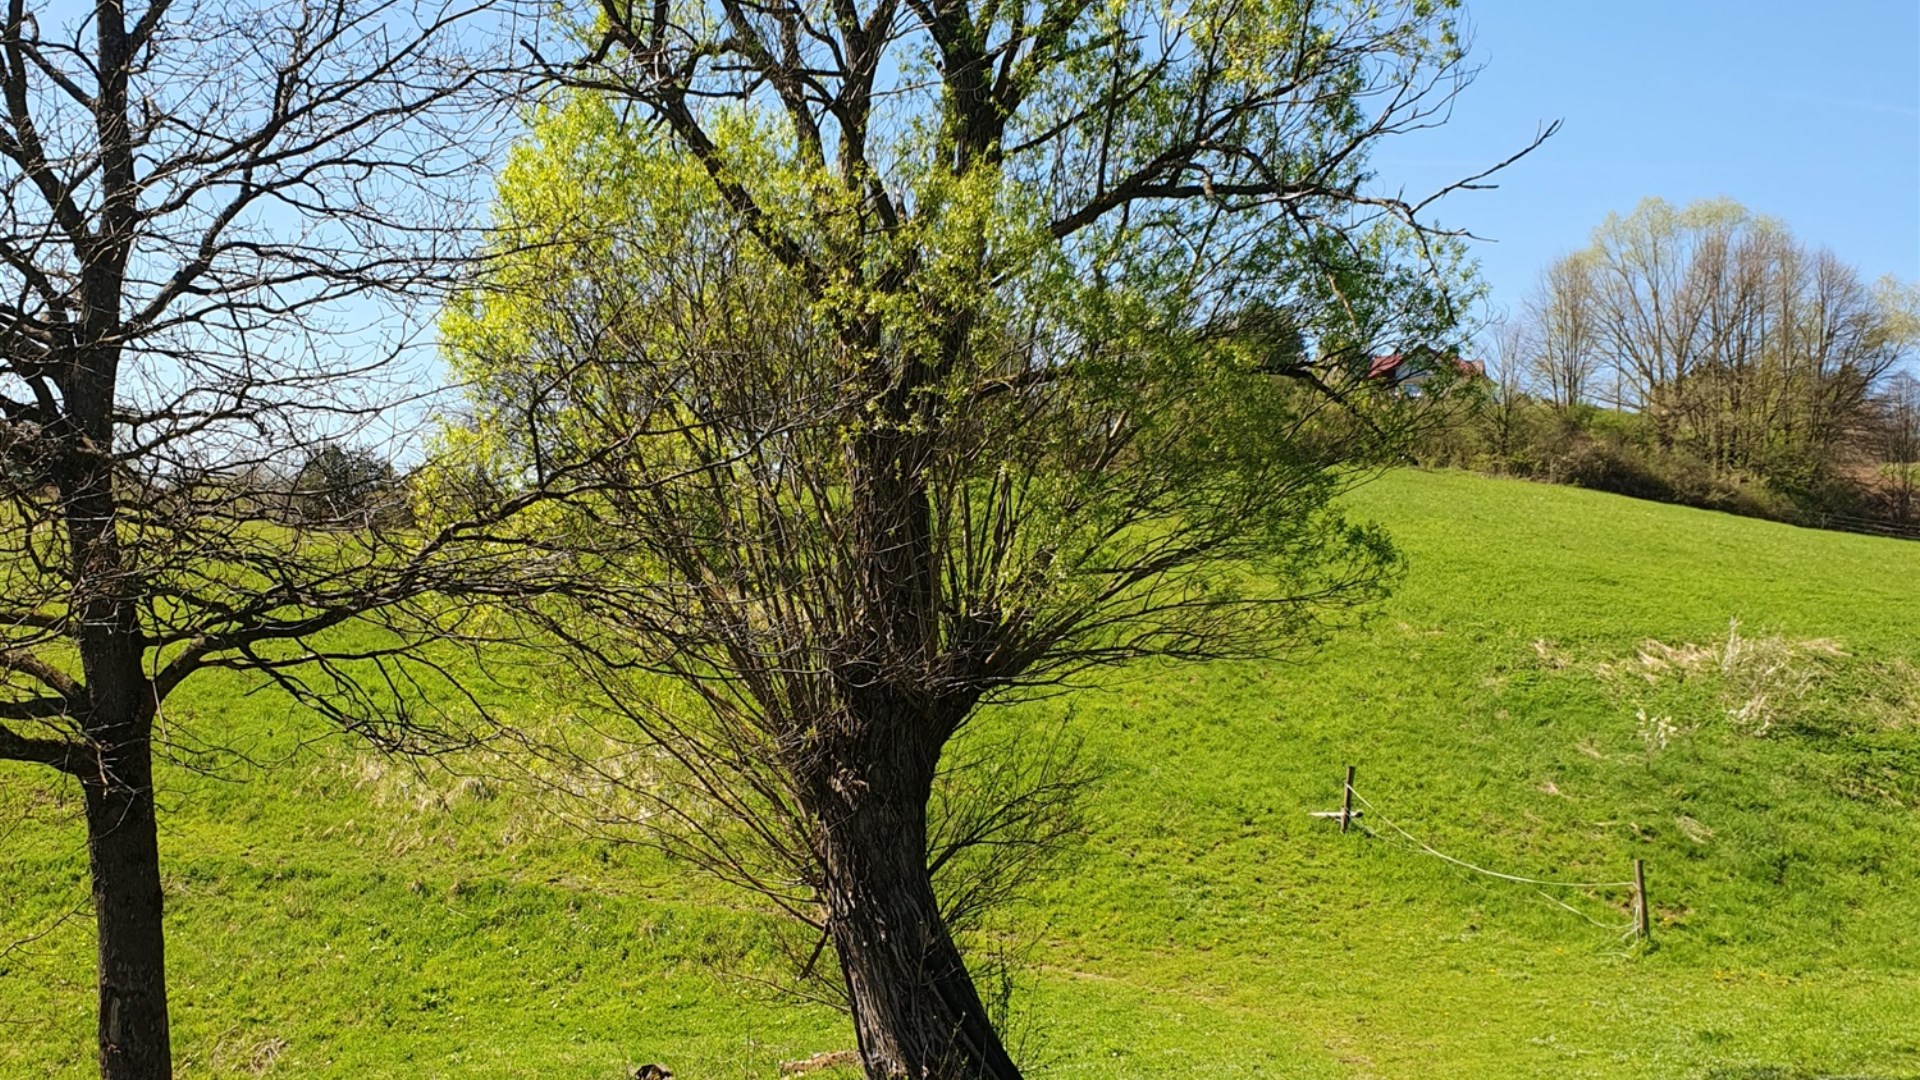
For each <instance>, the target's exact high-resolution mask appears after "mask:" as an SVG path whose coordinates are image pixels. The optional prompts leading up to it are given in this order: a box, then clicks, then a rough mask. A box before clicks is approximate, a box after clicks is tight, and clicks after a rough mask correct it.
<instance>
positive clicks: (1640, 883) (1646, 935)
mask: <svg viewBox="0 0 1920 1080" xmlns="http://www.w3.org/2000/svg"><path fill="white" fill-rule="evenodd" d="M1651 907H1652V905H1650V904H1648V903H1647V861H1646V860H1645V859H1635V860H1633V922H1634V929H1635V930H1638V931H1639V932H1640V940H1641V941H1651V940H1653V916H1652V913H1651V911H1650V910H1649V909H1650V908H1651Z"/></svg>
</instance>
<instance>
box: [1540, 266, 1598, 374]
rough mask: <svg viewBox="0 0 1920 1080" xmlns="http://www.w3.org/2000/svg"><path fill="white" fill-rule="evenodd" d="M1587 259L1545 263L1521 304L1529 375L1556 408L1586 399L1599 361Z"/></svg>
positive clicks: (1590, 276)
mask: <svg viewBox="0 0 1920 1080" xmlns="http://www.w3.org/2000/svg"><path fill="white" fill-rule="evenodd" d="M1594 289H1595V285H1594V280H1593V260H1592V259H1591V258H1589V257H1586V256H1583V255H1569V256H1567V257H1565V258H1563V259H1559V260H1557V261H1555V262H1554V263H1553V265H1551V266H1549V267H1547V269H1546V271H1545V272H1544V273H1543V274H1542V275H1541V280H1540V283H1539V284H1538V285H1537V286H1536V287H1535V289H1534V292H1533V295H1532V296H1530V297H1529V298H1528V300H1527V303H1526V309H1525V316H1524V318H1525V320H1526V321H1527V322H1528V323H1529V324H1531V329H1530V330H1529V331H1528V333H1527V336H1528V337H1529V338H1531V339H1532V340H1531V345H1532V349H1531V351H1532V354H1533V362H1532V363H1531V365H1529V366H1530V367H1531V368H1532V371H1531V374H1532V376H1533V378H1534V381H1535V382H1537V383H1538V384H1539V386H1540V387H1541V388H1542V389H1543V390H1544V392H1545V395H1546V398H1547V400H1548V401H1549V402H1551V403H1552V404H1553V405H1554V406H1555V407H1557V408H1559V409H1560V410H1562V411H1565V410H1567V409H1571V408H1572V407H1574V406H1575V405H1578V404H1581V403H1582V402H1584V401H1587V400H1588V399H1589V397H1590V396H1591V395H1592V393H1593V391H1594V389H1595V387H1594V385H1593V380H1594V376H1595V374H1596V371H1597V369H1598V367H1599V364H1600V356H1599V327H1598V325H1597V317H1598V314H1599V313H1598V311H1597V310H1596V308H1597V304H1596V302H1595V300H1596V298H1595V295H1594Z"/></svg>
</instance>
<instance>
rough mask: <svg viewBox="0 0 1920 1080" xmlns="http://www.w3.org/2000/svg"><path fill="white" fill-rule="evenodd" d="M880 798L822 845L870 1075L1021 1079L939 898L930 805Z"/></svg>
mask: <svg viewBox="0 0 1920 1080" xmlns="http://www.w3.org/2000/svg"><path fill="white" fill-rule="evenodd" d="M870 775H871V774H870ZM879 795H880V793H877V792H874V791H871V790H869V791H866V792H863V793H862V797H861V798H860V799H859V801H858V805H856V806H855V807H853V808H852V810H851V812H850V813H849V814H847V816H845V817H843V818H841V819H840V820H839V821H837V822H835V823H833V824H832V825H830V826H829V827H828V828H827V829H826V840H825V846H826V852H825V854H826V856H827V859H826V862H827V890H826V891H827V907H828V918H829V932H830V933H831V934H832V937H833V945H834V950H835V951H836V952H837V953H838V955H839V958H840V967H841V971H842V972H843V973H844V975H845V977H846V982H847V994H848V998H849V1001H850V1002H851V1004H852V1008H853V1023H854V1030H855V1033H856V1035H857V1036H858V1038H859V1045H860V1057H861V1060H862V1061H863V1062H864V1063H865V1066H866V1071H867V1076H868V1078H869V1080H902V1078H907V1077H911V1078H913V1080H1018V1078H1019V1076H1020V1070H1019V1068H1018V1067H1016V1066H1015V1065H1014V1063H1013V1059H1012V1058H1011V1057H1009V1056H1008V1054H1007V1051H1006V1048H1005V1047H1004V1046H1002V1045H1001V1042H1000V1037H999V1035H998V1034H997V1033H996V1032H995V1031H994V1030H993V1024H992V1022H991V1021H990V1020H989V1019H988V1017H987V1010H986V1006H985V1005H984V1004H983V1003H982V1002H981V1000H980V994H979V992H978V991H977V990H976V989H975V988H974V985H973V979H972V977H971V976H970V975H968V973H967V969H966V964H965V963H964V962H963V961H962V960H961V958H960V951H959V949H958V948H956V947H955V945H954V942H953V937H952V935H951V934H949V933H948V931H947V926H946V922H945V921H944V920H943V919H942V918H941V916H940V906H939V904H938V902H937V901H936V900H935V899H934V894H933V882H932V880H931V878H930V876H929V874H928V872H927V851H926V832H927V830H926V801H925V800H924V799H919V800H915V799H912V798H904V799H900V798H895V799H888V798H885V797H884V796H881V797H876V796H879Z"/></svg>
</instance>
